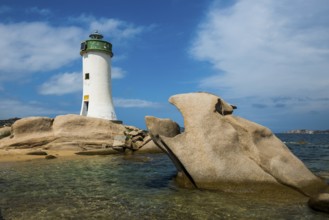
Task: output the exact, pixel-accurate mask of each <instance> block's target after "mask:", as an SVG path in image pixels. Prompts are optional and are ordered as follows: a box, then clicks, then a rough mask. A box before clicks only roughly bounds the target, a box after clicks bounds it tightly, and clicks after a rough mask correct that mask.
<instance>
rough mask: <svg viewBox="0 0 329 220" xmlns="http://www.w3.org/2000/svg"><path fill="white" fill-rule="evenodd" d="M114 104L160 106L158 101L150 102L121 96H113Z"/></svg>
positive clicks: (139, 106) (120, 105)
mask: <svg viewBox="0 0 329 220" xmlns="http://www.w3.org/2000/svg"><path fill="white" fill-rule="evenodd" d="M114 105H115V106H116V107H122V108H158V107H160V104H159V103H156V102H150V101H146V100H141V99H123V98H114Z"/></svg>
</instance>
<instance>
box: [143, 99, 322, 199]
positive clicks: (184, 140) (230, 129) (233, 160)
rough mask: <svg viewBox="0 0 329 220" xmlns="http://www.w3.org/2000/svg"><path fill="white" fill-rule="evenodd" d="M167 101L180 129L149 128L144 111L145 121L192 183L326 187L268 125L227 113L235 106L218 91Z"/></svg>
mask: <svg viewBox="0 0 329 220" xmlns="http://www.w3.org/2000/svg"><path fill="white" fill-rule="evenodd" d="M169 102H170V103H172V104H174V105H175V106H176V107H177V108H178V109H179V110H180V112H181V113H182V115H183V117H184V127H185V132H183V133H182V134H179V135H176V136H174V137H165V136H163V135H161V134H159V133H158V130H156V129H154V128H156V127H157V125H156V124H157V123H158V122H157V121H156V120H154V119H150V118H149V117H147V118H146V124H147V127H148V129H149V132H150V133H151V136H152V139H153V140H154V142H156V144H157V145H158V146H159V147H160V148H162V149H163V150H164V151H165V152H166V153H167V154H168V155H169V157H170V158H171V159H172V161H173V162H174V164H175V165H176V167H177V169H178V179H184V178H188V179H189V180H190V181H191V182H192V183H193V184H194V185H195V186H196V187H198V188H204V189H221V190H230V189H231V190H234V191H235V190H238V189H242V190H243V189H244V188H248V187H249V188H258V186H259V187H261V186H272V185H273V186H275V187H284V188H285V187H286V186H289V187H291V188H293V189H296V190H298V191H300V192H302V193H304V194H306V195H309V196H310V195H315V194H317V193H318V192H319V191H320V190H322V189H323V188H325V187H326V184H325V183H324V182H323V181H322V180H321V179H319V178H318V177H316V176H315V175H313V173H312V172H311V171H310V170H308V169H307V168H306V166H305V165H304V164H303V163H302V162H301V161H300V160H299V159H298V158H297V157H295V156H294V155H293V154H292V153H291V152H290V150H289V149H288V147H287V146H286V145H285V144H284V143H283V142H281V141H280V140H279V139H278V138H277V137H276V136H275V135H274V134H273V133H272V132H271V131H270V130H269V129H268V128H266V127H263V126H261V125H259V124H256V123H254V122H251V121H248V120H246V119H243V118H240V117H236V116H234V115H232V112H233V109H234V108H235V107H234V106H231V105H230V104H228V103H226V102H225V101H224V100H223V99H221V98H220V97H217V96H215V95H212V94H209V93H189V94H181V95H175V96H172V97H171V98H170V99H169ZM182 174H185V175H182ZM179 177H182V178H179ZM183 182H184V181H183Z"/></svg>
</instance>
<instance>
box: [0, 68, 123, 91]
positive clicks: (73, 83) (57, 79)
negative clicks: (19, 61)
mask: <svg viewBox="0 0 329 220" xmlns="http://www.w3.org/2000/svg"><path fill="white" fill-rule="evenodd" d="M111 74H112V79H121V78H123V77H124V76H125V74H126V72H125V71H124V70H123V69H122V68H120V67H112V72H111ZM0 90H1V87H0ZM80 91H82V74H81V73H78V72H73V73H61V74H57V75H54V76H52V77H51V78H50V79H49V80H47V81H46V82H44V83H43V84H42V85H41V86H40V87H39V93H40V94H41V95H65V94H70V93H74V92H80Z"/></svg>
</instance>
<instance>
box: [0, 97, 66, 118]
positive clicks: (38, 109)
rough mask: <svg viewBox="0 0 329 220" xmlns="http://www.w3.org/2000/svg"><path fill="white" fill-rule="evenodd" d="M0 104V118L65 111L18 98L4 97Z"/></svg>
mask: <svg viewBox="0 0 329 220" xmlns="http://www.w3.org/2000/svg"><path fill="white" fill-rule="evenodd" d="M1 103H2V104H1V105H0V118H2V119H6V118H13V117H28V116H41V115H49V114H63V113H65V112H63V111H58V110H54V109H47V108H44V107H42V106H41V105H40V104H37V103H26V102H24V103H23V102H20V101H17V100H9V99H3V100H1Z"/></svg>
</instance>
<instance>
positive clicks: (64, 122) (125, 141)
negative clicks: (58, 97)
mask: <svg viewBox="0 0 329 220" xmlns="http://www.w3.org/2000/svg"><path fill="white" fill-rule="evenodd" d="M2 130H4V128H2V129H1V130H0V132H1V131H2ZM10 130H11V131H8V128H7V130H6V132H7V133H6V135H3V136H5V137H4V138H2V139H1V141H0V149H1V148H2V149H25V148H38V149H43V150H47V149H48V150H61V149H70V150H75V151H77V152H80V154H86V155H87V154H89V155H92V154H93V155H95V154H112V153H120V152H125V151H137V150H140V149H142V147H143V146H144V145H146V144H147V143H148V142H152V141H151V138H150V137H149V135H148V133H147V132H146V131H143V130H141V129H138V128H136V127H133V126H126V125H122V124H117V123H114V122H112V121H109V120H104V119H98V118H91V117H85V116H80V115H61V116H57V117H56V118H55V119H52V118H47V117H28V118H23V119H20V120H17V121H16V122H15V123H14V124H13V125H12V126H11V129H10ZM8 132H9V133H8ZM3 133H5V132H3ZM87 151H88V153H87Z"/></svg>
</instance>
